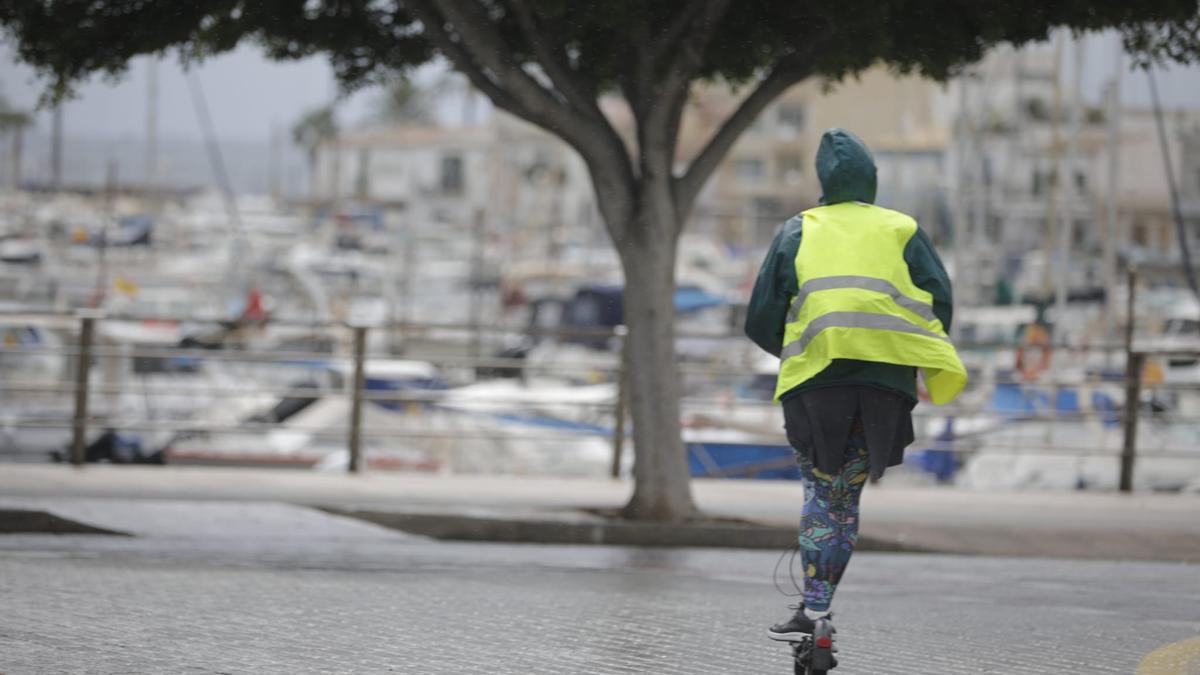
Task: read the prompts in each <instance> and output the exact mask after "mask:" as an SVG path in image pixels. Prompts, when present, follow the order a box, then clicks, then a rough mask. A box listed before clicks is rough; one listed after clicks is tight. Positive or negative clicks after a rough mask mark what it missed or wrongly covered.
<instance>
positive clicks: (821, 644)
mask: <svg viewBox="0 0 1200 675" xmlns="http://www.w3.org/2000/svg"><path fill="white" fill-rule="evenodd" d="M814 642H815V644H816V645H817V648H819V649H829V648H830V647H832V646H833V638H831V637H829V636H828V635H822V636H821V637H818V638H817V639H816V640H815V641H814Z"/></svg>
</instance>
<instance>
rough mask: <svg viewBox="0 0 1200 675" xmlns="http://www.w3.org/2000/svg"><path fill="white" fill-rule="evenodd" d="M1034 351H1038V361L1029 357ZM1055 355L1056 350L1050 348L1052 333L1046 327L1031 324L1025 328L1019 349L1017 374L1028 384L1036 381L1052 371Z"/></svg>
mask: <svg viewBox="0 0 1200 675" xmlns="http://www.w3.org/2000/svg"><path fill="white" fill-rule="evenodd" d="M1032 350H1037V351H1038V357H1037V358H1036V359H1031V358H1029V357H1028V356H1027V352H1029V351H1032ZM1053 355H1054V348H1053V347H1051V346H1050V333H1049V332H1048V331H1047V330H1046V327H1045V326H1042V325H1040V324H1036V323H1031V324H1029V325H1028V326H1026V327H1025V333H1024V335H1022V336H1021V345H1020V346H1018V347H1017V362H1016V368H1017V372H1019V373H1020V374H1021V378H1022V379H1024V380H1025V381H1027V382H1028V381H1032V380H1036V379H1038V378H1039V377H1041V375H1042V373H1044V372H1046V371H1047V370H1049V369H1050V359H1051V358H1052V357H1053Z"/></svg>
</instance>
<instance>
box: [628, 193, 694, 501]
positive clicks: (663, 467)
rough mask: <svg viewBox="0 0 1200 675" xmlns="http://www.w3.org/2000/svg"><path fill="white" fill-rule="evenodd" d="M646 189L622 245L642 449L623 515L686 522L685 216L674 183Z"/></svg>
mask: <svg viewBox="0 0 1200 675" xmlns="http://www.w3.org/2000/svg"><path fill="white" fill-rule="evenodd" d="M645 182H647V181H643V183H645ZM642 187H643V191H642V192H641V194H642V199H641V200H640V202H641V203H640V204H639V206H638V208H637V212H636V214H635V216H634V220H635V227H634V228H632V229H633V231H634V233H635V235H634V236H633V237H631V238H630V239H628V240H626V241H624V242H618V250H619V251H620V254H621V263H622V266H623V268H624V271H625V294H624V297H625V307H624V313H625V323H626V325H627V326H628V328H629V335H628V337H627V340H628V344H627V350H626V358H627V362H626V364H625V365H626V377H627V378H628V379H627V382H628V388H629V389H628V391H629V408H630V411H631V413H632V416H633V444H634V453H635V454H634V469H633V474H634V491H633V497H632V498H631V499H630V501H629V504H627V505H626V507H625V512H624V515H625V516H626V517H627V518H632V519H639V520H673V521H679V520H685V519H687V518H690V517H693V516H694V515H695V514H696V507H695V504H694V503H693V501H692V494H691V485H690V481H689V475H688V463H687V455H686V453H685V451H684V447H683V440H682V436H681V433H680V424H679V395H680V388H679V369H678V367H677V364H676V361H675V258H676V250H677V248H678V236H677V233H678V232H679V229H680V228H679V222H678V220H679V214H678V213H677V212H676V211H675V208H674V205H673V202H672V200H671V194H670V189H669V187H664V189H661V190H655V189H653V186H646V185H643V186H642ZM656 193H657V194H656Z"/></svg>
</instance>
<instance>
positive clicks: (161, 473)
mask: <svg viewBox="0 0 1200 675" xmlns="http://www.w3.org/2000/svg"><path fill="white" fill-rule="evenodd" d="M630 489H631V485H630V483H629V482H627V481H610V480H602V479H559V478H532V477H511V476H434V475H426V474H399V473H367V474H364V475H360V476H349V475H345V474H340V473H338V474H333V473H315V472H303V471H289V470H272V469H243V468H201V467H124V466H122V467H116V466H104V465H100V466H88V467H86V468H84V469H74V468H72V467H67V466H61V465H36V464H9V465H0V495H4V496H5V497H7V498H10V499H12V498H23V499H25V500H28V499H31V498H34V499H38V500H45V501H44V502H43V503H52V502H53V500H55V499H63V498H76V499H78V498H120V499H171V500H193V501H214V500H218V501H243V502H244V501H268V502H282V503H290V504H305V505H317V506H324V507H332V508H337V509H344V510H359V509H362V510H371V511H376V512H393V513H400V514H425V515H430V514H432V515H438V514H444V515H447V516H454V517H463V516H467V517H476V518H487V519H493V520H501V521H509V522H521V523H543V522H601V521H600V519H598V518H595V517H593V516H589V515H587V514H584V513H582V512H581V509H612V508H617V507H619V506H621V505H622V504H623V503H624V501H625V500H626V499H627V498H628V496H629V491H630ZM694 492H695V495H696V500H697V503H698V504H699V506H700V508H701V509H703V510H704V511H705V512H706V513H707V514H708V515H710V516H717V517H722V518H735V519H742V520H748V521H752V522H755V523H760V524H763V525H768V526H777V527H791V526H793V525H794V523H795V521H796V519H797V511H798V509H799V506H800V504H801V501H802V496H803V493H802V490H801V487H800V486H799V484H797V483H792V482H768V481H729V480H725V481H718V480H698V481H695V482H694ZM50 510H52V509H50ZM1198 516H1200V497H1197V496H1195V495H1160V494H1135V495H1119V494H1114V493H1079V492H1039V491H1027V492H980V491H967V490H958V489H938V488H908V487H889V486H887V485H886V484H884V485H881V486H870V487H868V488H867V491H866V492H865V494H864V497H863V513H862V535H863V537H864V538H868V539H872V540H875V541H878V542H883V543H893V544H900V545H904V546H909V547H914V548H919V549H923V550H930V551H941V552H951V553H970V554H988V555H1020V556H1054V557H1088V558H1104V559H1127V560H1163V561H1188V562H1200V517H1198Z"/></svg>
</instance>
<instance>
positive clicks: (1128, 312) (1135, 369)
mask: <svg viewBox="0 0 1200 675" xmlns="http://www.w3.org/2000/svg"><path fill="white" fill-rule="evenodd" d="M1136 292H1137V268H1136V267H1134V266H1132V265H1130V266H1129V281H1128V293H1127V297H1126V301H1125V303H1126V304H1125V320H1126V323H1125V415H1124V419H1123V422H1124V428H1125V442H1124V444H1123V445H1122V446H1121V474H1120V484H1119V488H1120V490H1121V492H1132V491H1133V461H1134V458H1135V457H1136V456H1137V427H1138V412H1139V408H1140V407H1141V405H1140V404H1141V399H1142V366H1143V365H1144V363H1145V360H1146V355H1145V354H1142V353H1139V352H1135V351H1133V328H1134V294H1135V293H1136Z"/></svg>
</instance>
